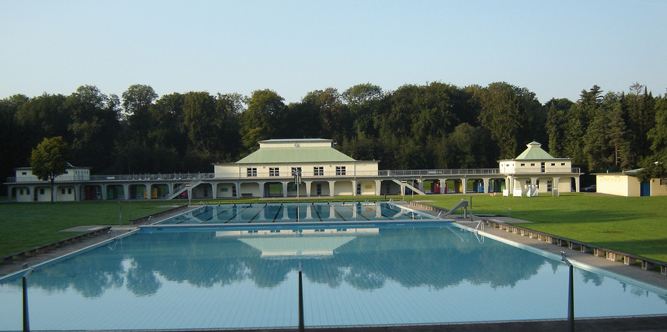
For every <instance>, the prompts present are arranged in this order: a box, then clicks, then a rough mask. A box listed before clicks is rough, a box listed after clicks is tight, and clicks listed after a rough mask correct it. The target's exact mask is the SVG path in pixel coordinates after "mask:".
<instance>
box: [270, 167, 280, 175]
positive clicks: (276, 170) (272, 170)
mask: <svg viewBox="0 0 667 332" xmlns="http://www.w3.org/2000/svg"><path fill="white" fill-rule="evenodd" d="M269 176H280V168H278V167H269Z"/></svg>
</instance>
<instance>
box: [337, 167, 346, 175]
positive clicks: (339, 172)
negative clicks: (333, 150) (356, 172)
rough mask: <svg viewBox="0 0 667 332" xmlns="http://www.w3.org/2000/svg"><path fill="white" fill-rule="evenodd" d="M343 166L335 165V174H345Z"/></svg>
mask: <svg viewBox="0 0 667 332" xmlns="http://www.w3.org/2000/svg"><path fill="white" fill-rule="evenodd" d="M345 173H346V172H345V166H336V175H345Z"/></svg>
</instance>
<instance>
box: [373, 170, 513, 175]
mask: <svg viewBox="0 0 667 332" xmlns="http://www.w3.org/2000/svg"><path fill="white" fill-rule="evenodd" d="M495 174H500V171H499V170H498V169H497V168H462V169H407V170H405V169H403V170H401V169H399V170H383V171H378V175H379V176H435V175H495Z"/></svg>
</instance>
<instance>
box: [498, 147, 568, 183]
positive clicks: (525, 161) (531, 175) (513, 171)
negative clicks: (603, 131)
mask: <svg viewBox="0 0 667 332" xmlns="http://www.w3.org/2000/svg"><path fill="white" fill-rule="evenodd" d="M526 146H527V148H526V150H524V151H523V152H522V153H521V154H520V155H518V156H517V157H516V158H514V159H505V160H499V161H498V164H499V169H500V174H503V175H504V176H505V183H506V187H505V189H504V190H503V195H505V196H509V195H512V196H524V195H525V196H537V195H539V194H540V193H550V194H552V195H558V193H560V192H570V191H572V189H574V191H577V192H578V191H579V177H580V176H581V173H580V171H579V169H578V168H572V160H571V159H569V158H555V157H553V156H552V155H550V154H549V153H547V152H546V151H544V150H543V149H542V145H541V144H540V143H538V142H535V141H533V142H530V143H528V144H527V145H526ZM573 187H574V188H573Z"/></svg>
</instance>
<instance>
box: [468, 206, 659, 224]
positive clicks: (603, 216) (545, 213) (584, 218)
mask: <svg viewBox="0 0 667 332" xmlns="http://www.w3.org/2000/svg"><path fill="white" fill-rule="evenodd" d="M491 212H494V213H496V214H497V215H501V216H504V217H515V218H520V219H525V220H528V221H532V222H536V223H576V222H586V223H590V222H609V221H619V220H632V219H641V218H649V217H652V215H651V214H645V213H636V212H625V211H607V210H576V211H563V210H531V211H516V212H514V211H511V210H509V209H508V211H491ZM473 213H474V212H473Z"/></svg>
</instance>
